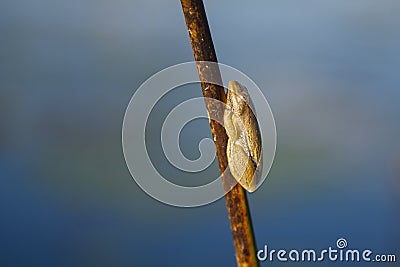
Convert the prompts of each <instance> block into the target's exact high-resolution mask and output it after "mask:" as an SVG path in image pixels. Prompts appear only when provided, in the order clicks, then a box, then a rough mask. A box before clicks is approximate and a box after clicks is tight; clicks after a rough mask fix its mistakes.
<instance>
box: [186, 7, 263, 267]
mask: <svg viewBox="0 0 400 267" xmlns="http://www.w3.org/2000/svg"><path fill="white" fill-rule="evenodd" d="M181 4H182V9H183V14H184V16H185V21H186V26H187V28H188V32H189V37H190V42H191V44H192V49H193V54H194V58H195V60H196V62H198V64H197V70H198V73H199V77H200V80H201V88H202V91H203V96H204V97H207V98H214V99H216V100H219V101H222V102H224V103H225V102H226V96H225V91H224V88H223V87H222V86H219V85H215V84H211V83H207V81H209V80H210V77H212V78H213V80H216V81H219V83H220V84H222V82H221V74H220V72H219V69H218V68H215V67H211V68H210V67H209V66H208V65H207V64H203V63H201V61H211V62H217V56H216V53H215V50H214V45H213V42H212V38H211V33H210V29H209V26H208V22H207V17H206V13H205V9H204V5H203V2H202V1H201V0H181ZM205 104H206V108H207V112H208V114H209V117H210V114H213V116H216V118H219V119H221V118H223V115H224V110H223V106H222V105H214V104H213V102H212V101H205ZM220 121H222V120H220ZM210 127H211V133H212V135H213V138H214V142H215V147H216V152H217V157H218V165H219V169H220V172H221V175H222V181H223V185H224V189H225V190H226V191H229V190H230V191H229V192H228V193H227V194H226V195H225V200H226V206H227V210H228V216H229V220H230V224H231V230H232V236H233V242H234V245H235V253H236V261H237V264H238V266H240V267H242V266H258V261H257V257H256V246H255V242H254V236H253V230H252V225H251V219H250V211H249V207H248V204H247V198H246V193H245V191H244V189H243V188H242V187H241V186H240V185H239V184H236V185H235V186H234V187H233V188H232V189H231V186H230V185H231V184H232V181H233V179H234V178H233V177H232V175H231V173H230V172H229V171H226V172H225V173H224V171H225V169H226V168H227V167H228V160H227V155H226V146H227V141H228V137H227V135H226V132H225V129H224V128H223V127H222V126H221V125H220V124H219V123H217V122H216V121H214V120H210Z"/></svg>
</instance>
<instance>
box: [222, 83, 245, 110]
mask: <svg viewBox="0 0 400 267" xmlns="http://www.w3.org/2000/svg"><path fill="white" fill-rule="evenodd" d="M250 101H251V100H250V96H249V92H248V91H247V88H246V87H245V86H243V85H241V84H240V83H238V82H237V81H230V82H229V84H228V94H227V103H229V104H230V105H231V109H232V111H233V112H234V113H236V114H238V115H240V114H242V112H243V109H244V108H245V107H246V105H248V106H251V102H250Z"/></svg>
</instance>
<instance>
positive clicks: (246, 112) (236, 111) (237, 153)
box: [224, 81, 262, 192]
mask: <svg viewBox="0 0 400 267" xmlns="http://www.w3.org/2000/svg"><path fill="white" fill-rule="evenodd" d="M224 128H225V131H226V134H227V136H228V142H227V148H226V154H227V159H228V167H229V170H230V172H231V174H232V176H233V177H234V178H235V180H236V181H237V182H238V183H239V184H240V185H241V186H242V187H243V188H244V189H246V190H247V191H248V192H254V191H255V190H256V188H257V184H258V182H259V180H260V176H261V171H262V162H261V157H262V143H261V134H260V127H259V125H258V122H257V117H256V114H255V109H254V104H253V102H252V100H251V98H250V95H249V92H248V90H247V88H246V87H245V86H243V85H241V84H240V83H239V82H237V81H229V83H228V91H227V93H226V106H225V111H224Z"/></svg>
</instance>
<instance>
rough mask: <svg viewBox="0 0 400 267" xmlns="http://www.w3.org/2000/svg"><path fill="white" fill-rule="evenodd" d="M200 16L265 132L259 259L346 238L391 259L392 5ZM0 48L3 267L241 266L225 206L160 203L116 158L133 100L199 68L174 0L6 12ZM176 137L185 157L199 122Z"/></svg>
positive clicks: (222, 4)
mask: <svg viewBox="0 0 400 267" xmlns="http://www.w3.org/2000/svg"><path fill="white" fill-rule="evenodd" d="M205 6H206V10H207V15H208V19H209V24H210V27H211V31H212V35H213V40H214V44H215V47H216V51H217V55H218V58H219V61H220V62H222V63H225V64H228V65H231V66H233V67H236V68H238V69H239V70H241V71H243V72H245V73H246V74H247V75H249V76H250V77H251V78H252V79H253V80H254V81H255V82H256V83H257V84H258V85H259V87H260V88H262V90H263V92H264V94H265V95H266V97H267V98H268V100H269V103H270V105H271V108H272V110H273V112H274V116H275V120H276V125H277V133H278V145H277V153H276V158H275V162H274V165H273V167H272V169H271V172H270V174H269V176H268V178H267V181H266V182H265V183H264V184H263V186H262V187H261V188H260V189H259V190H258V191H257V192H256V193H254V194H251V195H249V203H250V206H251V212H252V219H253V224H254V231H255V235H256V241H257V246H258V248H262V247H263V246H264V245H265V244H267V245H268V246H269V247H270V248H274V249H281V248H283V249H288V250H290V249H292V248H297V249H300V250H301V249H306V248H315V249H319V248H321V249H323V248H327V247H329V246H333V247H334V246H335V242H336V240H337V239H338V238H340V237H344V238H346V239H347V241H348V243H349V247H351V248H359V249H365V248H368V249H371V250H373V251H374V252H376V253H387V254H389V253H391V254H397V258H398V260H399V257H400V251H399V248H400V230H399V227H398V225H399V222H400V215H399V214H400V213H399V211H400V208H399V205H398V203H399V201H400V143H399V136H400V116H399V115H400V105H399V100H400V90H399V88H400V79H399V77H400V76H399V69H400V50H399V47H400V17H399V12H400V2H399V1H397V0H385V1H375V0H364V1H348V0H338V1H315V0H306V1H301V2H299V1H289V0H288V1H253V2H248V3H245V2H243V1H206V2H205ZM0 40H1V42H0V47H1V49H0V122H1V124H0V125H1V130H0V266H234V265H235V256H234V249H233V243H232V237H231V233H230V229H229V221H228V218H227V212H226V208H225V201H224V199H220V200H219V201H217V202H215V203H212V204H210V205H207V206H203V207H199V208H192V209H184V208H176V207H171V206H167V205H164V204H162V203H160V202H158V201H156V200H154V199H152V198H151V197H149V196H147V195H146V194H145V193H144V192H143V191H141V190H140V188H139V187H138V186H137V185H136V184H135V182H134V181H133V180H132V178H131V176H130V174H129V172H128V170H127V167H126V165H125V162H124V158H123V154H122V147H121V127H122V120H123V116H124V111H125V108H126V106H127V105H128V102H129V100H130V98H131V96H132V95H133V93H134V92H135V90H136V88H138V87H139V85H140V84H141V83H142V82H143V81H145V80H146V79H147V78H149V77H150V76H151V75H153V74H154V73H155V72H157V71H159V70H161V69H163V68H165V67H168V66H170V65H173V64H176V63H181V62H186V61H191V60H192V59H193V55H192V51H191V46H190V43H189V38H188V34H187V31H186V27H185V22H184V18H183V14H182V11H181V6H180V2H179V1H155V2H150V1H119V0H117V1H90V0H81V1H62V0H61V1H60V0H59V1H50V0H37V1H26V0H25V1H24V0H13V1H10V0H5V1H4V0H3V1H1V3H0ZM191 91H196V92H194V93H193V94H194V95H200V87H199V86H196V87H195V88H194V89H193V90H191ZM178 92H179V91H178ZM178 94H179V93H178ZM180 96H181V95H180ZM189 96H190V94H188V97H189ZM170 99H171V101H170V102H169V101H168V98H166V100H165V101H164V105H166V106H169V105H171V103H172V102H173V101H172V99H175V98H174V97H170ZM175 101H176V100H175ZM175 104H176V103H175ZM166 109H168V108H166ZM154 125H155V126H157V123H155V124H154ZM155 128H157V127H155ZM185 129H186V128H185ZM185 131H186V132H185ZM185 131H183V132H182V136H181V138H182V146H183V151H184V152H185V153H187V154H188V155H189V157H190V154H191V153H192V155H191V156H193V157H196V155H197V154H196V153H198V150H197V145H193V140H194V139H196V140H197V139H198V140H200V139H201V137H202V135H208V136H209V128H208V124H207V121H200V122H198V123H193V125H188V129H186V130H185ZM193 133H196V134H195V135H194V136H192V134H193ZM151 138H154V144H158V142H159V141H158V140H159V133H157V132H154V133H153V134H152V135H151ZM195 143H196V144H197V143H198V142H197V141H196V142H195ZM154 151H157V149H156V148H154ZM156 154H157V153H156ZM155 156H156V157H157V155H155ZM161 159H162V158H161V157H160V161H159V162H160V163H159V166H160V167H161V168H162V166H164V165H165V166H168V164H167V163H166V162H165V160H161ZM165 168H166V171H168V172H170V174H169V175H172V176H173V175H174V170H169V169H168V168H167V167H165ZM175 172H176V170H175ZM209 173H210V174H211V175H215V174H217V173H218V170H217V168H216V166H215V164H213V166H211V167H210V170H209ZM203 178H204V179H205V181H209V179H210V178H209V175H204V177H203ZM186 179H190V177H186ZM263 265H265V266H280V265H282V264H279V263H276V262H274V263H272V265H271V264H270V265H268V262H267V263H263ZM291 265H293V266H305V265H307V266H309V265H311V264H308V263H307V264H304V263H303V264H301V263H299V264H297V265H296V264H295V263H292V264H291ZM333 265H334V266H339V265H341V263H334V264H333ZM349 265H350V264H349ZM359 265H360V266H364V264H359ZM371 265H374V264H371ZM393 265H394V264H393ZM379 266H384V264H379Z"/></svg>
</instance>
